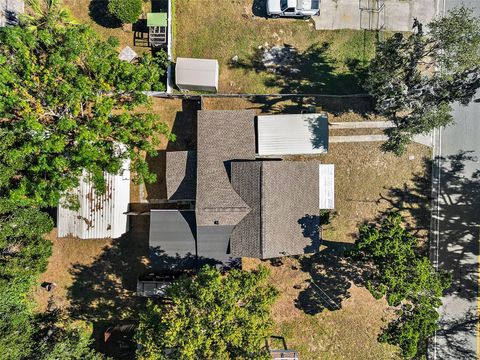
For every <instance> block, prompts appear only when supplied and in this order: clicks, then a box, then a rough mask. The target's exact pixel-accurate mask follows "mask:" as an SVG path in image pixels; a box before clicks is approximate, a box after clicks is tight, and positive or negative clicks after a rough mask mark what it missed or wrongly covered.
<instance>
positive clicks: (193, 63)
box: [175, 58, 218, 89]
mask: <svg viewBox="0 0 480 360" xmlns="http://www.w3.org/2000/svg"><path fill="white" fill-rule="evenodd" d="M175 83H176V84H177V86H178V87H179V88H180V89H181V88H182V87H189V86H195V87H206V88H218V61H217V60H213V59H192V58H177V62H176V65H175Z"/></svg>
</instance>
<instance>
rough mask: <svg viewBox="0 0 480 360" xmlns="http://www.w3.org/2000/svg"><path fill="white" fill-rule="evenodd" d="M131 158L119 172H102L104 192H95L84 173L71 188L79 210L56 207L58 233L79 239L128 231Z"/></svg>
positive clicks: (116, 234) (59, 235)
mask: <svg viewBox="0 0 480 360" xmlns="http://www.w3.org/2000/svg"><path fill="white" fill-rule="evenodd" d="M129 166H130V161H125V163H124V165H123V169H122V173H121V175H112V174H108V173H106V174H105V181H106V185H107V189H106V192H105V193H104V194H102V195H98V194H96V193H95V188H94V187H93V184H92V183H91V182H90V181H88V180H87V176H86V174H85V175H84V176H83V177H82V179H80V185H79V186H78V187H77V188H76V189H74V190H73V191H72V194H73V195H76V196H77V197H78V200H79V202H80V208H79V209H78V211H74V210H70V209H67V208H65V207H64V206H62V204H61V203H60V205H59V206H58V221H57V236H58V237H66V236H74V237H78V238H80V239H103V238H118V237H120V236H122V235H123V234H124V233H125V232H127V230H128V216H127V215H126V213H127V211H128V204H129V202H130V170H129Z"/></svg>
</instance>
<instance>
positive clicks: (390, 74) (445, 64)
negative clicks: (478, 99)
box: [366, 7, 480, 154]
mask: <svg viewBox="0 0 480 360" xmlns="http://www.w3.org/2000/svg"><path fill="white" fill-rule="evenodd" d="M428 27H429V29H430V32H428V33H427V34H426V33H424V31H423V26H422V24H420V23H419V22H418V21H415V24H414V32H413V34H411V35H410V36H407V35H404V34H400V33H396V34H394V35H393V36H392V37H390V38H388V39H386V41H385V42H382V43H379V44H378V46H377V53H376V56H375V58H374V59H373V61H372V62H371V64H370V67H369V76H368V79H367V82H366V87H367V89H368V91H369V93H370V94H371V95H372V96H373V98H374V99H375V101H376V108H377V111H378V112H379V113H380V114H382V115H384V116H385V117H387V118H388V119H389V120H392V121H393V123H394V124H395V127H393V128H390V129H388V130H387V131H386V134H387V135H388V137H389V139H388V141H387V142H386V143H385V144H384V146H383V148H384V150H386V151H392V152H394V153H396V154H402V153H403V152H404V151H405V147H406V145H407V144H408V143H409V142H410V141H411V138H412V136H413V135H415V134H427V133H429V132H430V131H432V130H433V129H434V128H435V127H440V126H446V125H448V124H451V123H452V122H453V118H452V116H451V115H450V111H451V107H450V106H451V104H452V103H453V102H456V101H458V102H460V103H461V104H468V103H469V102H470V101H471V100H472V98H473V96H474V95H475V92H476V90H477V89H478V88H479V87H480V18H479V17H475V16H473V14H472V11H471V10H469V9H467V8H464V7H460V8H456V9H453V10H451V11H450V12H449V13H448V16H446V17H444V18H439V19H435V20H433V21H432V22H430V23H429V24H428Z"/></svg>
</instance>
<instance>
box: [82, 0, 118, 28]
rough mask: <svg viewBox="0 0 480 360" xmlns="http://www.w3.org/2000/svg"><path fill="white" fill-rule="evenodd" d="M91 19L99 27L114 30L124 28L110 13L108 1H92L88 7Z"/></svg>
mask: <svg viewBox="0 0 480 360" xmlns="http://www.w3.org/2000/svg"><path fill="white" fill-rule="evenodd" d="M88 14H89V15H90V18H91V19H92V20H93V21H95V22H96V23H97V24H98V25H100V26H103V27H106V28H109V29H114V28H118V27H120V26H122V24H121V23H120V21H119V20H118V19H117V18H116V17H114V16H112V15H110V13H109V12H108V0H92V1H90V4H89V6H88Z"/></svg>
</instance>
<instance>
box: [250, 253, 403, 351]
mask: <svg viewBox="0 0 480 360" xmlns="http://www.w3.org/2000/svg"><path fill="white" fill-rule="evenodd" d="M302 262H303V261H302V259H300V260H297V259H294V258H285V259H282V263H283V264H282V265H280V266H272V264H271V263H270V262H269V261H260V260H256V259H243V267H244V269H246V270H250V269H254V268H256V267H257V266H258V265H259V264H262V265H263V266H267V267H268V268H269V269H270V270H271V275H270V281H271V283H272V284H273V285H274V286H275V287H276V288H277V289H279V290H280V296H279V298H278V300H277V302H276V303H275V304H274V306H273V308H272V316H273V319H274V321H275V330H274V334H273V335H275V336H283V337H284V338H285V340H286V343H287V346H288V348H290V349H295V350H297V351H299V354H300V358H301V359H307V360H317V359H359V360H360V359H361V360H363V359H372V360H374V359H375V360H377V359H395V358H398V355H397V349H396V347H393V346H389V345H387V344H382V343H379V342H378V341H377V337H378V334H379V333H380V331H381V328H382V327H383V326H384V325H385V324H386V320H387V319H388V318H389V316H390V312H389V310H388V305H387V303H386V301H385V300H380V301H377V300H375V299H374V298H373V297H372V295H371V294H370V293H369V292H368V290H366V289H365V288H363V287H358V286H356V285H353V284H349V288H348V293H347V294H346V296H345V297H344V298H343V300H338V299H336V301H337V302H338V303H339V304H340V306H341V308H340V309H335V310H329V309H322V310H321V311H317V313H316V314H313V315H309V314H307V313H306V312H305V311H304V309H303V308H302V304H300V303H299V301H298V299H299V298H300V297H301V294H302V292H304V291H305V289H306V288H307V287H308V284H309V281H310V280H311V275H310V274H309V272H306V271H305V270H304V268H303V267H302ZM327 292H328V290H327Z"/></svg>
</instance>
